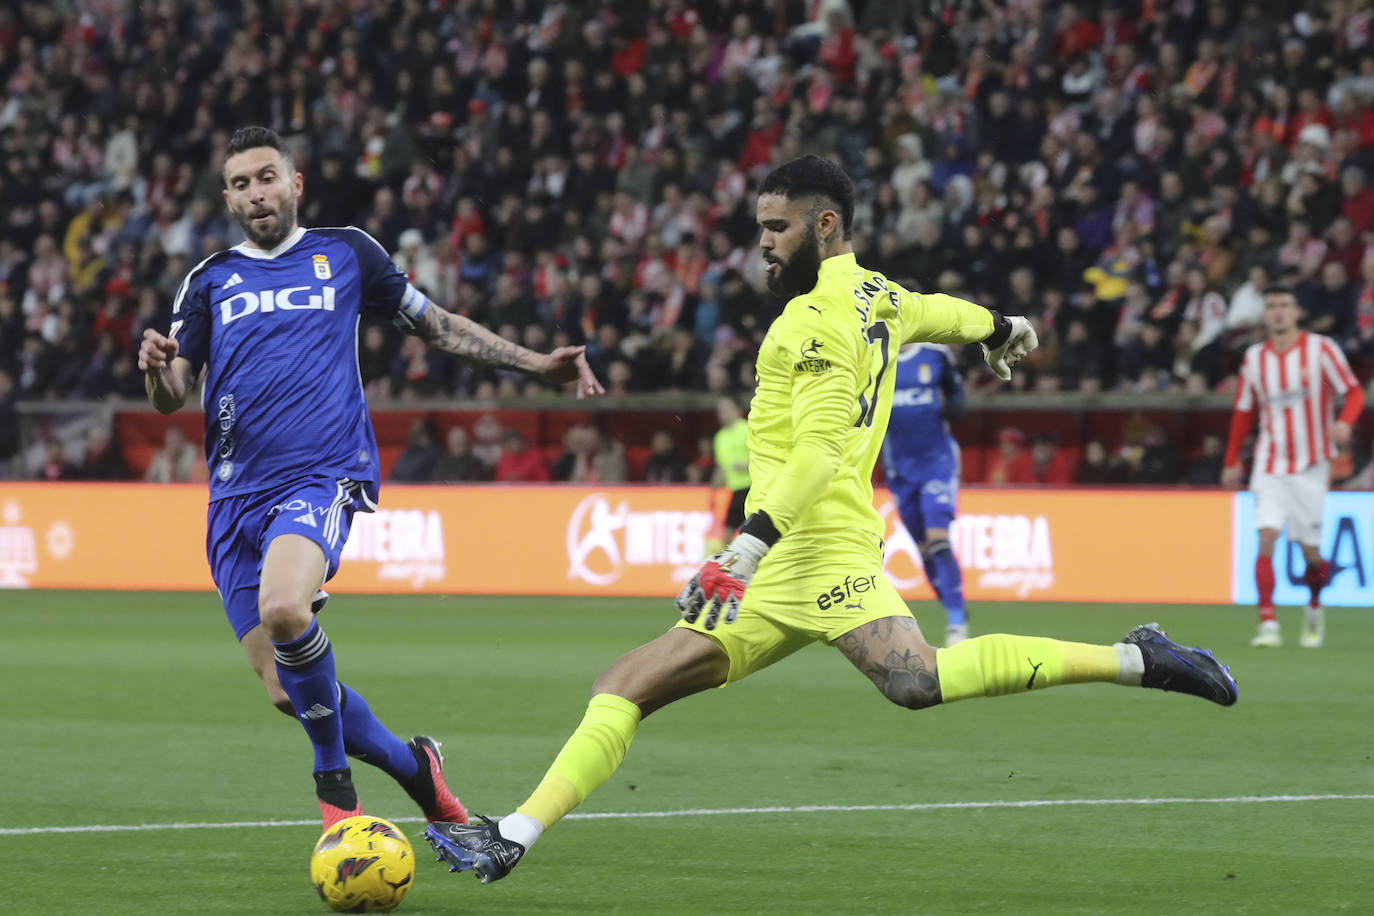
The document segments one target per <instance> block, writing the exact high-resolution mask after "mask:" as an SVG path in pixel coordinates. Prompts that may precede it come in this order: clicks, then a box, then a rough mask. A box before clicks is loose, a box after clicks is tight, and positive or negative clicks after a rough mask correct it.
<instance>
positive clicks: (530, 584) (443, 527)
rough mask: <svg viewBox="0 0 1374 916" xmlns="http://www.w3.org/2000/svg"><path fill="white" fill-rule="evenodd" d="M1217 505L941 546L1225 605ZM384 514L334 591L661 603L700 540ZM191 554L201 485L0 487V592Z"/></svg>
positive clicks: (616, 499) (998, 582) (691, 527)
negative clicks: (655, 599) (653, 599)
mask: <svg viewBox="0 0 1374 916" xmlns="http://www.w3.org/2000/svg"><path fill="white" fill-rule="evenodd" d="M1232 501H1233V495H1232V494H1226V493H1196V492H1178V493H1171V492H1163V491H1148V492H1131V491H1110V492H1109V491H1101V490H1096V491H1092V490H1083V491H1074V490H1053V491H1047V490H972V491H965V492H964V493H963V494H961V497H960V513H961V514H960V517H959V519H958V520H957V521H956V523H955V525H954V529H953V531H952V533H951V537H952V540H953V544H954V550H955V554H956V555H957V556H958V557H959V560H960V563H961V565H962V566H963V568H964V575H965V589H966V592H967V593H968V595H969V597H970V598H972V599H974V600H1014V599H1030V600H1037V599H1038V600H1056V601H1175V602H1227V601H1230V600H1231V596H1232V591H1233V578H1234V577H1233V575H1232V568H1233V556H1232V538H1231V531H1232V523H1233V515H1235V513H1233V508H1232ZM876 503H877V506H878V509H879V512H880V513H881V514H882V515H883V517H884V518H885V519H886V521H887V527H888V533H887V541H886V543H887V557H886V567H885V568H886V572H887V574H888V576H889V577H890V578H891V579H892V581H893V583H894V584H896V585H897V587H898V588H899V590H900V591H901V592H902V594H903V595H905V596H906V597H908V598H927V597H930V595H931V593H930V590H929V586H928V585H927V584H926V582H925V577H924V575H923V573H922V568H921V562H920V555H919V553H918V552H917V550H916V545H915V542H914V541H913V540H912V538H911V536H910V534H909V533H907V531H906V529H905V528H903V527H902V526H901V523H900V521H899V520H898V518H897V513H896V511H895V508H894V506H893V502H892V499H891V497H890V496H889V495H888V494H887V493H886V491H879V492H878V494H877V497H876ZM382 506H383V508H382V509H380V510H379V511H377V512H376V513H373V514H370V515H369V514H362V515H358V516H356V517H355V519H354V523H353V530H352V533H351V535H350V536H349V539H348V545H347V547H346V548H345V551H344V556H343V565H342V569H341V570H340V572H339V575H338V576H337V577H336V578H335V579H334V580H333V585H332V586H331V587H332V588H333V589H334V590H337V591H339V592H371V593H406V592H424V593H439V594H461V593H468V594H530V595H645V596H663V597H665V598H666V597H670V596H672V595H675V594H676V593H677V591H678V589H679V588H680V587H681V584H682V583H683V582H684V581H685V580H686V579H687V577H688V576H690V575H691V573H692V571H693V570H694V569H695V568H696V565H697V563H698V562H699V561H700V559H701V557H702V556H703V554H704V553H705V549H706V538H707V535H708V533H709V531H710V528H711V524H712V516H711V511H710V492H709V491H708V490H707V489H705V488H700V487H606V488H588V487H539V486H528V487H526V486H512V487H500V486H485V487H484V486H473V487H399V486H397V487H387V488H385V490H384V493H383V499H382ZM1351 511H1352V512H1353V511H1354V510H1353V509H1352V510H1351ZM1366 517H1369V516H1368V514H1366ZM1352 523H1353V522H1352ZM1366 527H1368V526H1366ZM1237 530H1243V529H1237ZM1370 535H1374V532H1369V531H1361V532H1360V537H1362V538H1366V540H1363V541H1360V542H1359V545H1360V546H1359V549H1360V550H1362V551H1363V550H1368V549H1371V545H1370V543H1369V540H1368V536H1370ZM1338 546H1339V545H1338ZM1350 549H1354V548H1353V547H1352V548H1350ZM204 551H205V489H204V487H203V486H201V485H184V486H176V485H172V486H152V485H142V484H122V485H121V484H36V483H34V484H10V485H7V486H6V488H5V492H4V494H3V495H0V586H8V587H21V588H22V587H33V588H147V589H206V588H210V587H211V583H210V577H209V572H208V570H207V568H206V562H205V552H204ZM1360 555H1361V556H1363V554H1360ZM1234 562H1240V561H1239V560H1235V561H1234ZM1250 564H1251V566H1252V567H1253V557H1252V559H1251V561H1250ZM1236 568H1240V567H1236ZM1361 569H1362V571H1361V573H1360V575H1361V576H1363V575H1364V573H1363V570H1374V567H1371V566H1370V565H1369V564H1368V562H1366V563H1365V565H1364V566H1363V567H1362V568H1361ZM1350 578H1352V579H1353V578H1354V577H1353V576H1351V577H1350ZM1360 581H1361V582H1363V581H1365V580H1364V579H1363V578H1361V579H1360ZM1241 600H1243V599H1241Z"/></svg>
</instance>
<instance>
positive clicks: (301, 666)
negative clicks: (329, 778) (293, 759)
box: [272, 620, 348, 773]
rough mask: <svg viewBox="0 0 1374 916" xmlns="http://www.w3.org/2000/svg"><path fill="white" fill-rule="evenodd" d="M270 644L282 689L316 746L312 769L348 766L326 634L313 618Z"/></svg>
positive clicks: (332, 664)
mask: <svg viewBox="0 0 1374 916" xmlns="http://www.w3.org/2000/svg"><path fill="white" fill-rule="evenodd" d="M272 645H273V646H274V647H276V656H277V677H278V678H279V679H280V680H281V686H282V689H283V690H285V691H286V695H287V696H288V697H290V698H291V705H292V706H294V707H295V708H296V719H297V721H299V722H300V723H301V725H302V726H304V727H305V733H306V734H307V735H309V736H310V743H311V744H313V745H314V746H315V772H317V773H321V772H324V771H326V770H342V769H343V768H344V767H346V766H348V758H347V757H346V756H345V755H344V741H343V717H342V716H340V715H339V710H338V708H337V707H338V705H339V692H338V686H337V682H336V681H335V680H334V651H333V649H332V648H331V647H330V645H329V637H328V636H325V635H324V630H322V629H320V625H319V623H318V622H317V621H314V620H312V621H310V628H309V629H308V630H306V631H305V632H304V633H302V634H301V635H300V637H299V638H297V639H293V640H292V641H291V642H274V643H273V644H272Z"/></svg>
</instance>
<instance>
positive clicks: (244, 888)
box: [0, 592, 1374, 916]
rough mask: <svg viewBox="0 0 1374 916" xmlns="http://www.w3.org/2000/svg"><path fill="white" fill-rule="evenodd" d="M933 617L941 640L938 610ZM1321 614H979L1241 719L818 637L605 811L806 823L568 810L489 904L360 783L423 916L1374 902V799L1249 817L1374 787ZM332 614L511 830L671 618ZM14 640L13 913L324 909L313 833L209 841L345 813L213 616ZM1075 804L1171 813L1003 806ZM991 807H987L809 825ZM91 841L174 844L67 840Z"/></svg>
mask: <svg viewBox="0 0 1374 916" xmlns="http://www.w3.org/2000/svg"><path fill="white" fill-rule="evenodd" d="M916 610H917V615H918V618H919V619H922V620H923V621H924V622H925V624H926V629H927V632H928V634H929V635H930V636H931V637H932V638H937V639H938V638H939V637H940V636H941V635H942V632H943V615H942V613H941V612H940V610H939V608H938V607H937V606H934V605H921V606H919V607H918V608H917V609H916ZM1297 613H1298V612H1296V611H1289V612H1287V616H1285V617H1284V621H1285V624H1286V625H1287V631H1288V632H1287V634H1286V635H1288V637H1289V640H1290V643H1294V642H1296V635H1297V624H1298V617H1297ZM1328 614H1329V620H1328V646H1327V647H1326V648H1324V649H1321V650H1319V651H1312V650H1303V649H1299V648H1296V646H1294V647H1292V648H1288V647H1286V648H1284V649H1281V650H1277V651H1274V650H1255V649H1250V648H1249V647H1248V646H1247V640H1248V638H1249V636H1250V635H1251V633H1252V632H1253V627H1254V619H1253V614H1252V612H1251V611H1249V610H1247V609H1238V608H1229V607H1228V608H1222V607H1156V606H1140V605H1046V604H996V605H994V604H987V605H979V606H976V607H975V608H973V615H974V616H973V622H974V627H975V630H976V631H977V632H991V631H994V630H1002V631H1012V632H1023V633H1037V634H1044V635H1050V636H1057V637H1061V638H1070V639H1079V640H1084V641H1091V642H1110V641H1114V640H1116V639H1119V638H1120V637H1121V636H1122V635H1123V634H1124V633H1125V632H1126V631H1127V629H1129V628H1130V627H1131V626H1132V625H1134V624H1136V623H1141V622H1145V621H1149V620H1155V619H1158V620H1161V621H1162V622H1163V623H1164V624H1165V626H1166V628H1168V629H1169V630H1170V632H1171V635H1173V636H1175V637H1176V638H1178V639H1180V640H1181V641H1186V642H1190V643H1193V644H1198V645H1205V646H1208V647H1210V648H1212V649H1214V650H1215V651H1216V653H1217V655H1218V656H1219V657H1220V658H1221V659H1222V660H1223V661H1225V662H1228V663H1230V664H1231V666H1232V669H1233V671H1234V672H1235V673H1236V675H1237V676H1238V679H1239V682H1240V695H1241V699H1240V703H1239V704H1238V705H1237V706H1236V707H1234V708H1232V709H1222V708H1220V707H1217V706H1213V705H1212V704H1210V703H1206V702H1203V701H1201V700H1197V699H1195V698H1192V697H1183V696H1175V695H1166V694H1161V693H1158V692H1155V691H1148V692H1147V691H1134V690H1126V689H1123V688H1119V687H1112V686H1098V685H1091V686H1075V687H1067V688H1063V689H1059V690H1052V691H1045V692H1036V693H1035V694H1033V695H1029V696H1015V697H1006V698H1001V699H989V700H975V701H971V702H965V703H959V704H954V705H951V706H949V707H947V708H938V709H934V710H929V711H925V712H918V713H913V712H907V711H904V710H900V709H897V708H896V707H893V706H890V705H888V704H887V703H886V701H884V700H883V699H881V697H880V696H879V695H878V693H877V692H876V691H875V690H874V689H873V688H872V686H871V685H869V684H868V682H867V681H866V680H865V679H864V678H862V677H861V676H860V675H859V674H858V673H857V672H855V671H853V670H852V669H851V668H850V667H849V666H848V665H847V664H846V663H845V662H844V660H843V659H842V658H841V657H840V655H839V654H838V653H837V652H834V651H833V650H829V649H826V648H824V647H814V648H811V649H808V650H806V651H804V652H801V653H799V654H798V655H796V656H794V657H792V658H790V659H788V660H787V661H785V662H783V663H781V664H780V665H778V666H775V667H774V668H772V669H770V670H768V671H766V672H763V673H762V674H760V675H757V676H755V677H753V678H750V679H749V680H747V681H745V682H743V683H741V684H738V685H735V686H732V687H731V688H729V689H728V690H720V691H712V692H710V693H709V694H707V695H703V696H699V697H693V698H691V699H689V700H687V701H684V702H682V703H680V704H678V705H677V706H674V707H670V708H668V709H666V710H664V711H662V712H661V713H659V714H657V715H655V716H653V717H652V718H651V719H649V720H648V721H647V722H646V723H645V724H644V726H643V727H642V728H641V729H640V732H639V735H638V737H637V738H636V740H635V744H634V747H633V748H632V749H631V751H630V754H629V757H628V758H627V760H626V762H625V765H624V766H623V767H622V768H621V770H620V771H619V773H617V774H616V776H615V777H614V778H613V779H612V780H611V781H610V782H609V783H608V784H607V785H606V786H605V787H603V788H602V790H601V791H600V792H598V793H596V794H595V795H594V796H593V797H592V798H591V799H589V800H588V802H587V803H586V804H585V805H584V806H583V808H582V809H581V812H579V813H584V814H588V815H597V814H606V813H623V814H635V813H643V812H690V811H693V810H698V809H757V808H765V807H778V808H784V809H792V810H783V811H775V812H766V813H760V812H754V813H748V812H743V811H739V810H732V811H726V812H725V813H709V814H708V813H696V814H691V813H681V814H679V815H678V816H673V817H625V818H596V817H588V818H579V819H576V820H569V821H567V822H565V823H563V824H561V825H559V826H558V827H557V828H555V829H554V830H553V831H551V832H550V833H549V835H548V836H546V837H545V839H544V840H543V841H542V842H541V843H540V845H539V846H538V847H537V848H536V849H535V850H534V851H533V852H532V853H531V854H530V855H529V857H528V858H527V859H526V860H525V861H524V862H523V863H522V865H521V866H520V868H519V869H518V870H517V871H516V872H515V873H514V874H513V875H512V876H511V877H510V878H508V879H507V880H505V881H503V882H500V883H499V884H495V885H491V886H488V887H482V886H480V885H479V884H478V882H477V881H476V880H474V879H473V878H472V876H471V875H467V874H463V875H451V874H449V873H448V872H447V871H446V870H445V869H444V867H442V866H440V865H439V864H437V863H435V862H434V861H433V856H432V855H431V854H430V853H429V848H428V846H427V845H425V844H424V843H423V841H422V840H421V834H422V827H421V825H420V824H419V823H418V822H417V821H416V820H415V815H416V814H417V812H416V811H415V810H414V808H413V806H412V805H411V804H410V802H409V801H408V800H407V799H406V798H405V796H404V795H403V794H402V793H401V791H400V790H399V789H398V788H396V787H395V786H394V785H393V784H392V783H391V782H390V781H389V780H388V779H387V778H386V777H385V776H383V775H382V774H381V773H379V772H378V771H375V770H372V769H370V768H369V767H367V766H365V765H362V764H355V767H354V772H355V782H356V783H357V785H358V788H359V791H360V793H361V796H362V798H363V801H364V804H365V805H366V807H367V810H368V811H369V813H373V814H378V815H382V816H384V817H393V818H398V819H402V826H403V827H404V829H405V830H406V832H407V833H408V834H409V835H410V836H411V839H412V842H414V843H415V845H416V854H417V857H418V859H419V861H418V863H417V876H416V883H415V885H414V887H413V889H412V891H411V893H410V895H409V897H408V898H407V899H406V901H405V903H404V904H403V905H402V907H401V909H400V910H398V912H400V913H409V914H414V916H420V914H449V913H497V914H502V913H509V914H517V913H519V914H524V913H528V914H554V913H589V914H590V913H596V914H601V913H625V914H670V913H672V914H724V913H729V914H736V913H738V914H753V913H759V914H774V913H776V914H788V916H795V914H801V913H816V914H847V913H997V914H1003V913H1006V914H1068V913H1082V914H1099V913H1112V914H1132V913H1141V914H1154V913H1166V912H1188V913H1221V912H1226V913H1275V914H1291V913H1335V912H1348V913H1368V912H1374V873H1372V872H1371V859H1370V849H1371V841H1370V835H1371V833H1370V824H1371V822H1374V799H1371V798H1370V797H1365V798H1343V799H1329V798H1328V799H1307V800H1290V801H1275V800H1256V799H1272V797H1274V796H1374V762H1371V756H1372V755H1374V730H1371V727H1370V723H1372V722H1374V699H1372V698H1371V693H1372V691H1371V688H1370V685H1371V679H1370V675H1369V670H1370V669H1369V659H1370V657H1371V653H1374V613H1371V612H1370V611H1368V610H1353V609H1352V610H1333V611H1329V612H1328ZM324 619H325V624H326V627H327V629H328V631H329V633H330V636H331V638H332V639H333V641H334V645H335V652H336V656H337V660H338V666H339V671H340V673H341V676H342V678H343V680H345V681H346V682H348V683H350V684H353V685H354V686H356V687H357V688H359V689H360V690H361V691H362V692H363V693H364V694H365V695H366V696H367V697H368V699H369V701H370V702H371V704H372V707H373V709H374V710H376V711H377V712H378V714H379V715H381V716H382V717H383V719H384V720H385V721H387V722H388V723H389V724H390V725H391V726H392V727H393V728H394V729H396V730H397V731H398V733H400V734H401V735H402V736H403V737H404V736H409V735H411V734H414V733H416V732H426V733H430V734H434V735H436V736H438V737H440V738H441V739H442V740H444V741H445V747H446V751H447V752H448V755H449V770H450V774H451V775H450V784H451V785H452V786H453V787H454V788H455V790H456V791H458V792H459V793H460V794H461V795H462V797H463V798H464V800H465V801H466V802H467V804H468V805H469V807H471V808H472V809H474V810H476V811H480V812H483V813H490V814H493V815H499V814H504V813H505V812H507V811H509V810H510V809H511V808H512V807H513V806H514V805H515V804H516V803H517V802H519V801H520V800H522V799H523V798H524V797H525V795H526V794H527V793H528V791H529V789H530V788H531V787H532V786H533V785H534V783H535V782H536V781H537V780H538V778H539V777H540V776H541V775H542V773H543V771H544V768H545V766H546V765H547V764H548V762H549V761H550V760H551V759H552V757H553V755H554V753H555V752H556V751H557V750H558V748H559V747H560V746H561V744H562V742H563V740H564V738H565V737H566V735H567V734H568V732H569V731H570V730H571V729H572V728H573V726H574V725H575V724H576V723H577V720H578V719H579V717H580V716H581V713H582V709H583V706H584V703H585V700H586V696H587V691H588V688H589V687H590V684H591V681H592V678H593V677H594V676H595V674H596V673H597V672H598V671H599V670H601V669H602V668H603V667H604V666H605V665H606V664H608V663H609V662H610V661H611V660H612V659H613V658H615V657H616V656H617V655H618V654H620V653H621V652H623V651H626V650H628V649H630V648H632V647H633V646H635V645H638V644H639V643H641V642H645V641H647V640H649V639H651V638H653V637H654V636H655V635H656V634H657V633H658V632H660V631H661V630H662V629H663V628H664V627H666V626H667V625H669V624H670V623H671V622H672V620H673V619H674V617H673V611H672V607H671V603H670V602H669V601H668V600H660V601H648V600H616V601H592V600H562V599H512V598H450V599H438V598H423V597H414V598H370V597H361V596H348V595H342V596H337V597H336V598H335V600H334V601H333V602H332V603H331V605H330V607H329V609H328V611H326V613H325V618H324ZM0 627H2V628H3V630H2V631H0V632H3V637H0V672H3V682H4V701H3V703H0V735H2V736H3V740H0V773H3V783H2V786H3V787H2V788H0V861H3V862H4V865H5V868H4V871H5V878H4V904H3V909H4V912H6V913H10V914H14V913H23V914H28V913H34V914H45V916H46V914H68V913H70V914H102V916H118V914H164V913H166V914H191V913H196V914H201V913H252V914H297V913H305V914H309V913H324V912H327V911H326V910H325V909H324V907H323V905H322V904H321V903H320V902H319V901H318V900H317V899H315V897H314V891H313V889H312V888H311V886H310V883H309V878H308V872H307V859H308V855H309V851H310V848H311V846H312V844H313V843H314V841H315V839H316V837H317V835H318V828H317V827H314V826H310V825H309V824H306V825H277V826H255V827H244V826H215V825H217V824H232V823H235V822H255V821H297V822H312V821H313V820H314V819H315V818H316V817H317V816H318V811H317V809H316V806H315V803H314V799H313V795H312V783H311V779H310V774H309V766H310V755H309V754H310V752H309V749H308V745H307V744H306V741H305V738H304V736H303V735H302V734H301V730H300V728H299V727H298V726H297V725H295V724H294V723H292V722H291V721H289V720H288V719H286V718H285V717H284V716H281V715H280V714H279V713H277V712H275V711H274V710H272V709H271V708H270V707H269V706H268V704H267V703H266V700H265V697H264V695H263V693H262V691H261V688H260V687H259V686H258V685H257V683H256V681H255V680H254V678H253V675H252V673H251V671H250V670H249V668H248V666H247V664H246V663H245V661H244V659H243V657H242V655H241V653H240V651H239V650H238V648H237V647H236V646H235V645H234V643H233V639H232V636H231V634H230V632H229V629H228V627H227V625H226V624H225V623H224V620H223V617H222V614H221V612H220V610H219V607H218V604H217V601H216V599H215V598H214V597H213V596H212V595H202V594H146V593H118V594H116V593H83V592H62V593H24V592H7V593H0ZM1247 798H1248V799H1249V800H1247ZM1069 799H1083V800H1127V799H1145V800H1160V799H1176V801H1170V802H1166V803H1151V804H1085V805H1048V806H1025V807H1014V806H1010V805H1008V804H1007V803H1010V802H1021V801H1039V800H1043V801H1055V800H1069ZM1197 799H1230V800H1229V801H1221V802H1213V803H1202V802H1198V801H1196V800H1197ZM1190 800H1191V801H1190ZM967 802H980V803H989V804H988V805H987V806H984V807H962V808H961V807H949V808H938V807H917V808H914V809H911V810H853V811H846V812H837V811H828V812H827V811H821V812H817V811H806V810H795V809H797V808H799V807H804V806H880V807H882V806H897V805H913V806H928V805H935V804H938V803H967ZM175 824H194V825H200V826H193V827H188V828H182V829H173V828H172V827H170V826H168V825H175ZM90 825H147V826H148V827H149V829H143V830H138V831H130V830H119V829H112V830H108V831H87V832H46V831H48V830H49V829H50V828H54V827H74V826H90ZM33 828H43V832H39V831H36V830H34V829H33Z"/></svg>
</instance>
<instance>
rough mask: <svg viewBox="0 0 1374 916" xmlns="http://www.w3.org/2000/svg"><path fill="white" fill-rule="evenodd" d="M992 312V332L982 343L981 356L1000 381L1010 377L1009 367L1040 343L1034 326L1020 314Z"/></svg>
mask: <svg viewBox="0 0 1374 916" xmlns="http://www.w3.org/2000/svg"><path fill="white" fill-rule="evenodd" d="M988 311H991V312H992V321H993V327H994V328H995V330H993V332H992V334H991V335H990V336H989V337H988V338H987V340H984V341H983V343H982V347H983V357H984V358H985V359H986V360H987V361H988V365H989V366H991V367H992V371H993V372H995V373H997V377H998V378H1000V379H1001V380H1002V381H1004V382H1005V381H1007V380H1008V379H1010V378H1011V367H1012V366H1014V365H1016V364H1017V363H1019V362H1020V361H1021V359H1022V358H1023V357H1025V355H1026V354H1027V353H1029V352H1030V351H1032V350H1034V349H1035V348H1036V347H1038V346H1039V345H1040V341H1039V339H1038V338H1037V337H1036V336H1035V328H1033V327H1031V323H1030V322H1029V321H1027V320H1026V319H1024V318H1022V317H1021V316H1020V315H1013V316H1011V317H1010V318H1007V317H1005V316H1003V315H1002V314H1000V313H999V312H996V311H993V310H992V309H989V310H988Z"/></svg>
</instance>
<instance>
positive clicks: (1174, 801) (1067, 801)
mask: <svg viewBox="0 0 1374 916" xmlns="http://www.w3.org/2000/svg"><path fill="white" fill-rule="evenodd" d="M1323 801H1374V795H1369V794H1365V795H1232V796H1228V797H1225V798H1039V799H1027V800H1023V801H962V802H917V803H914V804H909V805H777V806H772V807H766V808H686V809H684V810H681V811H599V812H584V813H582V814H570V815H568V818H569V819H570V820H574V819H575V820H587V821H603V820H615V819H627V818H651V817H716V816H720V815H731V814H844V813H848V812H856V811H944V810H950V809H964V810H967V809H981V808H1063V807H1069V806H1079V807H1100V806H1105V805H1255V804H1262V803H1266V802H1323ZM390 820H392V821H395V822H396V823H398V824H414V823H420V822H421V819H420V818H418V817H394V818H390ZM317 824H319V820H318V819H311V820H308V821H228V822H219V823H211V822H205V823H171V824H108V825H95V824H80V825H75V826H70V827H59V826H50V827H0V836H23V835H28V834H36V833H102V832H108V831H126V830H206V829H211V828H217V829H224V828H226V827H312V826H315V825H317Z"/></svg>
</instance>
